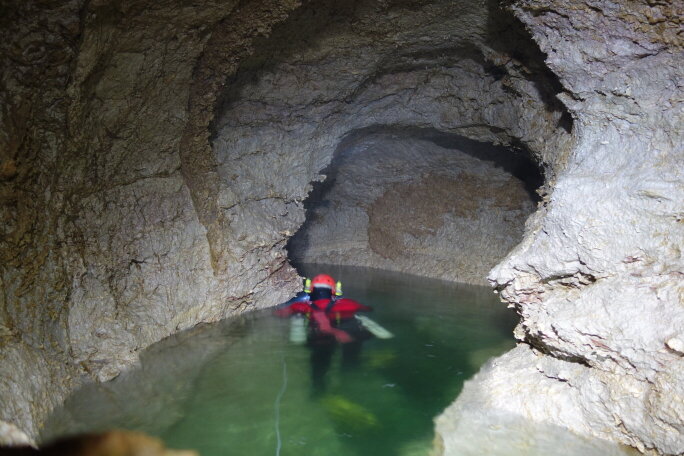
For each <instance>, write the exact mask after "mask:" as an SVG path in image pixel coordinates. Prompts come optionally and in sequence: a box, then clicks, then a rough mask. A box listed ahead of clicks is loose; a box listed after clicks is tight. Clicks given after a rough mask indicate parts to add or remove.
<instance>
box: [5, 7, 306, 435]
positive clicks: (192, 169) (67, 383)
mask: <svg viewBox="0 0 684 456" xmlns="http://www.w3.org/2000/svg"><path fill="white" fill-rule="evenodd" d="M294 7H296V2H294V1H277V2H276V1H273V2H269V1H258V2H256V1H255V2H242V4H241V5H240V8H239V9H237V2H218V1H217V2H211V1H204V2H200V3H197V4H187V5H183V4H179V3H178V2H175V1H162V2H159V1H155V2H142V1H141V2H118V1H112V2H108V1H91V2H88V3H87V4H85V3H84V2H76V1H72V2H61V1H60V2H57V1H55V2H49V1H48V2H40V3H38V2H5V3H3V5H2V14H0V17H1V18H2V19H1V20H2V27H1V28H0V30H1V31H2V32H1V33H2V45H1V46H2V52H1V55H2V76H1V77H2V79H1V80H0V81H1V87H2V90H1V91H0V97H2V98H1V105H2V108H3V110H2V113H1V117H0V125H2V128H1V130H2V136H0V201H1V203H2V205H1V206H0V219H1V220H2V224H1V226H2V228H1V229H2V235H1V236H0V258H1V259H2V261H0V278H1V285H0V337H1V339H0V348H1V350H0V419H2V420H5V421H7V422H9V423H13V424H15V425H17V426H18V427H19V428H20V429H22V430H23V431H24V432H26V434H27V435H28V436H30V437H31V438H34V437H35V436H36V434H37V427H38V425H39V423H40V421H41V420H42V419H43V418H44V417H45V416H46V413H47V412H48V411H49V410H50V409H51V408H52V407H53V406H54V405H55V404H56V403H59V402H60V401H61V400H62V399H63V397H64V395H65V393H66V392H67V391H68V390H69V389H70V388H71V387H73V383H74V382H73V379H74V378H77V376H78V375H80V374H82V373H83V372H86V373H88V374H90V375H92V376H93V377H96V378H98V379H100V380H106V379H109V378H112V377H113V376H115V375H117V374H118V372H119V371H120V370H121V369H122V368H123V367H125V366H127V365H129V364H131V363H133V362H135V360H136V359H137V353H138V352H139V350H140V349H142V348H144V347H145V346H147V345H149V344H150V343H152V342H155V341H157V340H159V339H160V338H162V337H165V336H167V335H168V334H171V333H173V332H174V331H177V330H179V329H182V328H186V327H189V326H192V325H194V324H196V323H198V322H200V321H212V320H217V319H220V318H223V317H225V316H228V315H231V314H234V313H236V312H240V311H243V310H245V309H249V308H254V307H257V306H268V305H272V304H274V303H276V302H279V301H281V300H282V299H283V298H284V297H285V296H287V295H289V294H290V293H291V291H292V290H293V285H294V283H296V281H295V279H296V274H295V273H294V271H293V270H292V269H291V268H289V267H284V265H285V263H286V259H285V257H286V255H285V252H284V251H283V249H282V245H284V241H283V243H282V245H281V246H280V248H278V246H274V248H273V249H272V250H271V251H268V252H264V253H263V254H262V255H261V260H262V262H261V263H260V264H250V263H246V262H244V261H242V260H243V258H244V256H245V255H246V253H245V252H246V251H247V250H249V248H250V247H249V243H242V244H241V245H240V247H239V249H238V250H237V251H236V250H230V251H229V250H228V247H227V245H228V244H229V242H228V240H226V239H222V238H221V236H217V235H216V226H217V225H216V224H217V223H219V224H220V223H221V220H223V219H222V218H221V217H216V215H215V214H213V213H212V212H211V210H210V209H209V210H207V209H206V207H212V205H213V206H215V205H216V200H217V198H218V195H217V194H216V191H217V190H216V189H214V188H209V186H210V185H211V182H212V181H211V173H212V172H213V171H212V169H211V167H212V166H213V165H212V163H211V160H210V158H211V157H209V158H206V151H207V150H209V143H208V131H207V128H206V125H207V122H208V121H209V120H208V118H207V114H206V112H207V106H208V107H209V113H211V112H212V110H211V108H212V101H211V100H212V99H215V98H216V97H217V96H218V94H219V93H220V91H221V83H222V82H223V80H224V79H225V77H227V76H228V75H229V74H230V71H235V69H236V67H237V63H238V62H239V61H240V59H241V58H243V57H244V56H245V55H247V54H248V53H249V52H250V51H251V43H252V40H253V39H254V38H255V37H256V36H258V35H263V34H265V33H268V31H269V30H270V28H271V26H272V25H273V24H274V23H277V22H278V21H280V20H282V19H284V18H285V17H286V13H287V12H288V11H290V10H291V9H293V8H294ZM197 87H202V90H201V91H198V90H197ZM208 117H209V118H210V117H211V116H210V115H209V116H208ZM202 125H204V130H203V131H204V134H203V135H202V132H201V131H199V130H201V128H202ZM184 131H185V134H183V132H184ZM181 140H182V146H181ZM203 154H204V155H203ZM187 157H191V158H190V159H188V158H187ZM214 174H215V173H214ZM198 176H199V177H198ZM217 220H218V222H217ZM227 259H228V260H227ZM224 263H229V264H231V265H232V269H231V270H226V268H225V267H223V266H222V265H223V264H224ZM278 271H280V272H278Z"/></svg>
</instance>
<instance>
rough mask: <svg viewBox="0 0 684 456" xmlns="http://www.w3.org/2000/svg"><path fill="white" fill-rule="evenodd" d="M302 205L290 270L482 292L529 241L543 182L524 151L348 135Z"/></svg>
mask: <svg viewBox="0 0 684 456" xmlns="http://www.w3.org/2000/svg"><path fill="white" fill-rule="evenodd" d="M323 174H324V175H325V176H326V179H325V181H323V182H317V183H315V184H314V185H313V189H312V191H311V193H310V194H309V197H308V198H307V199H306V200H305V202H304V206H305V209H306V221H305V222H304V224H303V225H302V227H301V228H300V230H299V231H297V232H296V233H295V234H294V235H293V236H292V237H291V238H290V240H289V241H288V245H287V250H288V253H289V258H290V262H291V263H292V264H293V265H297V264H299V263H302V262H304V263H322V264H342V265H356V266H366V267H373V268H380V269H384V270H395V271H403V272H409V273H412V274H420V275H422V276H426V277H434V278H440V279H444V280H451V281H456V282H465V283H474V284H484V285H486V281H485V277H486V275H487V272H489V270H490V269H491V268H492V267H494V266H495V265H496V264H497V263H498V262H499V261H500V260H501V259H502V258H503V257H504V256H506V254H507V253H508V252H509V251H510V250H512V248H513V247H514V246H515V245H516V244H517V243H518V242H520V240H521V239H522V233H523V228H524V224H525V220H526V219H527V217H528V216H529V215H530V214H531V213H532V212H533V211H534V209H535V208H536V204H537V202H538V200H539V195H538V194H537V193H536V190H537V189H538V188H539V187H540V185H541V184H542V182H543V178H542V176H541V175H540V173H539V171H538V168H537V166H536V164H535V163H534V162H532V161H531V160H530V159H529V157H528V155H526V154H525V153H524V152H521V151H516V150H514V149H510V148H507V147H503V146H494V145H492V144H487V143H482V142H478V141H473V140H469V139H467V138H464V137H461V136H458V135H449V134H443V133H440V132H437V131H434V130H432V131H431V130H428V131H426V130H424V129H417V130H415V131H411V130H410V129H406V128H404V129H378V128H371V129H365V130H361V131H354V132H351V133H349V134H347V135H346V136H345V137H344V138H343V140H342V141H341V142H340V144H339V145H338V147H337V148H336V150H335V155H334V158H333V160H332V161H331V163H330V165H329V166H328V167H327V168H326V169H324V170H323Z"/></svg>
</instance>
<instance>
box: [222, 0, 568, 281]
mask: <svg viewBox="0 0 684 456" xmlns="http://www.w3.org/2000/svg"><path fill="white" fill-rule="evenodd" d="M489 8H490V5H487V4H480V5H478V6H474V5H472V4H470V3H468V4H460V3H455V2H451V1H434V2H429V3H423V4H420V5H418V4H415V3H412V2H388V3H386V4H384V3H378V4H376V3H373V2H368V3H367V2H348V3H342V4H341V5H340V4H339V2H317V3H312V4H310V5H309V6H308V7H306V6H305V7H302V8H301V9H299V10H298V11H297V12H296V13H295V14H294V15H293V17H291V18H290V19H288V21H286V22H285V23H283V24H282V25H281V26H280V27H278V28H276V29H275V30H274V32H273V34H272V35H270V36H269V37H268V38H267V39H264V40H262V41H261V42H260V43H259V44H258V45H257V47H258V50H257V52H255V54H254V55H253V56H252V57H250V58H249V59H247V60H246V61H245V62H244V63H243V65H241V68H240V70H239V71H238V73H237V74H236V75H235V77H234V78H231V80H230V83H229V85H228V87H227V90H226V92H225V95H224V97H223V99H222V102H221V106H220V110H219V112H218V114H217V118H216V122H215V126H214V131H213V141H212V143H213V146H214V149H215V152H216V157H217V162H218V169H219V173H220V175H221V177H222V179H221V182H222V184H223V186H224V187H223V191H222V196H223V199H222V200H221V205H222V207H223V208H224V210H225V211H226V212H227V213H228V214H229V217H230V218H231V219H240V220H241V226H242V232H241V233H240V234H238V239H240V238H245V239H247V240H249V239H251V238H258V241H259V242H262V243H264V244H266V245H272V244H275V243H277V242H279V241H280V240H281V239H282V236H283V235H284V236H288V237H289V236H291V235H293V234H294V233H295V232H296V230H297V228H299V226H300V225H301V223H302V222H303V219H302V218H301V216H302V207H303V206H302V204H301V203H302V201H304V200H305V199H306V198H307V196H308V195H309V192H310V191H311V189H312V185H311V183H312V182H320V181H322V180H324V179H326V178H327V177H326V173H327V172H328V171H327V170H326V167H327V166H328V165H329V164H330V163H331V161H332V160H333V157H334V156H335V152H336V151H338V150H339V151H340V152H339V153H340V154H343V153H344V152H343V151H342V149H343V144H344V142H345V141H347V140H348V138H349V137H350V136H354V135H362V134H363V132H364V131H372V130H378V129H394V130H406V129H410V128H412V129H421V128H422V129H431V130H436V131H437V132H441V133H444V134H453V135H460V136H463V137H466V138H469V139H471V140H478V141H483V142H489V143H494V144H507V145H516V146H518V147H524V148H526V149H527V150H528V151H530V152H531V154H532V155H533V156H534V157H535V159H536V160H538V161H539V162H540V163H541V167H542V168H544V169H545V170H546V171H547V174H548V176H549V179H550V181H552V179H553V175H554V173H555V172H556V171H555V170H556V169H557V168H558V169H559V168H561V167H562V166H563V163H564V159H565V155H564V154H565V153H566V151H568V150H569V143H570V138H571V136H570V134H569V129H570V127H569V125H568V123H567V119H566V114H567V113H566V111H564V110H563V109H562V107H559V105H558V103H557V101H553V100H554V98H553V90H554V80H553V78H552V76H550V75H548V74H546V73H544V72H541V71H538V70H537V69H536V67H534V65H538V64H539V62H538V61H537V60H536V59H538V58H540V57H539V56H538V55H536V54H534V52H533V49H532V50H530V49H529V48H530V47H534V43H533V42H531V41H529V42H526V41H525V36H524V33H523V32H522V31H520V30H518V29H516V28H514V27H512V26H511V25H510V24H508V23H506V22H505V21H497V20H494V19H492V18H491V11H490V9H489ZM311 24H315V25H314V26H313V27H312V25H311ZM506 41H509V42H519V43H520V52H519V54H518V55H517V56H513V55H512V54H510V53H509V52H508V51H509V49H508V47H507V46H509V45H510V43H506V44H504V42H506ZM526 46H527V47H526ZM527 54H529V55H527ZM519 59H522V60H519ZM531 166H533V167H534V165H531ZM421 169H423V168H421ZM423 171H424V172H428V170H427V168H425V169H423ZM430 172H431V171H430ZM436 172H439V170H437V171H436ZM368 177H369V178H370V177H371V176H368ZM357 180H358V181H361V180H362V179H361V178H360V177H359V178H358V179H357ZM512 188H514V187H512ZM470 191H476V186H473V185H471V186H470ZM483 191H484V188H483ZM373 195H375V193H373V194H369V195H368V198H369V199H368V201H366V202H364V203H363V205H370V204H372V196H373ZM423 195H427V192H424V193H423ZM375 196H377V197H378V198H379V197H380V195H375ZM435 199H436V200H437V199H439V198H435ZM379 204H380V202H379ZM426 204H427V203H426ZM275 212H277V213H278V215H279V216H278V217H277V218H274V217H273V214H274V213H275ZM522 212H526V210H525V209H524V208H523V209H522ZM527 212H528V213H529V210H527ZM311 215H314V214H313V213H312V214H311ZM338 215H339V214H336V215H335V220H333V218H332V217H331V219H330V223H331V224H337V225H342V224H345V223H346V222H347V221H348V218H345V219H342V218H338ZM378 215H379V212H378ZM437 218H438V219H440V218H439V215H437ZM419 224H420V222H415V221H414V222H413V224H412V223H411V221H406V226H407V227H409V225H413V226H416V225H419ZM262 226H273V229H272V230H261V229H259V227H262ZM376 226H377V225H376ZM330 227H331V226H330V225H325V226H320V227H318V228H317V229H316V230H315V231H316V232H318V233H319V234H320V235H311V234H312V233H311V232H309V233H308V235H306V234H305V235H304V236H305V237H307V238H308V240H307V241H306V242H307V243H308V245H309V246H310V247H311V248H313V249H315V248H317V247H316V244H317V243H319V244H320V245H321V246H322V247H318V248H322V249H325V248H326V247H323V244H326V243H327V246H331V249H330V250H329V251H327V252H324V251H317V252H314V251H311V250H309V251H307V252H304V253H303V254H301V255H299V254H297V253H296V252H295V253H293V255H292V256H293V258H295V259H298V260H305V261H322V262H326V261H332V262H334V263H342V264H361V265H367V266H373V267H389V268H391V269H394V270H401V271H405V272H410V273H414V274H421V275H428V276H433V277H440V278H447V279H452V280H453V279H457V280H462V281H467V282H478V283H483V282H484V280H483V278H484V276H485V274H486V271H487V270H488V268H490V267H491V266H493V265H494V264H495V263H496V262H497V261H498V260H500V259H501V258H502V256H503V255H504V254H505V253H506V252H502V251H500V250H498V251H496V253H494V254H492V253H491V251H492V250H495V248H494V247H492V248H488V249H487V253H485V254H484V255H482V256H481V257H478V256H477V255H476V254H475V253H474V252H472V253H471V251H472V250H474V246H473V248H472V249H470V250H469V253H468V254H467V255H459V256H458V258H457V259H455V260H454V259H452V261H448V260H447V259H446V258H443V259H442V261H437V262H435V261H433V260H432V259H431V258H430V254H429V253H427V251H432V252H437V251H439V250H440V246H442V245H444V244H449V243H450V241H458V240H457V239H456V236H446V237H445V236H443V234H444V231H443V232H441V233H440V234H436V235H434V236H431V237H429V239H428V238H426V239H423V241H424V243H426V244H429V246H428V247H426V248H425V250H426V253H425V254H424V255H422V256H421V254H419V253H416V254H415V255H411V254H406V255H391V256H390V257H389V258H383V257H382V256H381V255H376V254H374V253H376V252H370V251H369V248H368V247H367V248H365V249H364V250H365V253H362V252H360V251H359V250H358V247H359V244H358V242H366V243H367V241H364V240H361V241H358V240H356V239H351V240H350V242H349V243H348V244H345V243H344V241H343V239H345V236H346V235H343V236H342V238H339V239H335V241H334V242H338V244H337V246H336V247H332V245H333V244H332V241H331V240H330V239H328V238H327V237H326V236H325V235H324V233H321V231H325V230H326V228H330ZM451 228H454V225H452V226H451ZM360 229H361V230H362V231H363V232H366V233H368V236H373V233H375V234H379V233H378V232H377V230H376V231H373V230H370V231H369V230H368V229H363V227H361V228H360ZM407 229H409V230H410V229H411V228H407ZM416 229H417V230H419V229H420V228H416ZM445 231H446V230H445ZM487 232H488V233H490V232H492V230H488V231H487ZM464 233H465V232H464ZM499 234H500V233H499ZM408 235H410V233H408ZM350 236H353V233H350ZM380 236H384V235H383V234H380ZM500 237H502V236H497V240H498V239H499V238H500ZM518 239H519V238H518ZM329 241H330V242H329ZM471 241H472V243H473V244H475V243H477V242H478V240H477V239H465V238H464V239H461V240H460V241H459V242H460V244H461V245H463V244H464V243H465V244H467V243H468V242H471ZM490 241H491V239H490ZM479 242H480V244H482V243H485V242H487V241H485V240H483V239H479ZM514 242H515V241H513V242H510V241H506V242H505V243H504V246H506V247H511V246H512V244H513V243H514ZM355 243H356V244H355ZM419 243H420V242H418V244H419ZM490 244H491V243H490ZM416 245H417V244H416V243H415V242H414V243H413V244H411V243H409V244H406V245H405V246H403V248H404V249H410V248H411V247H416ZM297 246H301V243H298V242H297V239H295V242H293V243H292V244H291V247H292V248H293V249H294V250H296V249H297ZM355 247H357V249H356V250H355V251H352V250H351V249H353V248H355ZM458 247H459V245H457V244H456V245H452V246H451V247H450V248H449V249H447V250H446V251H445V253H444V255H445V256H446V255H447V253H446V252H453V251H455V250H457V249H458ZM401 248H402V247H401V246H396V247H394V248H393V250H400V249H401ZM304 250H306V249H304ZM385 250H386V249H385ZM291 251H293V250H292V249H291ZM506 251H507V250H506ZM388 253H389V252H388Z"/></svg>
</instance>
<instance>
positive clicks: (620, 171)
mask: <svg viewBox="0 0 684 456" xmlns="http://www.w3.org/2000/svg"><path fill="white" fill-rule="evenodd" d="M512 8H513V11H514V12H515V14H516V15H517V16H518V17H519V18H520V19H521V20H522V21H523V22H525V24H527V26H528V27H529V28H530V29H531V30H532V32H533V34H534V37H535V40H536V41H537V42H538V43H539V45H540V47H541V48H542V50H543V51H545V52H546V53H547V54H548V59H547V63H548V64H549V66H550V67H551V68H552V69H553V70H554V72H556V74H558V75H559V76H560V80H561V82H562V84H563V86H564V88H565V93H564V94H563V97H562V99H563V101H564V103H565V104H566V105H567V106H568V108H569V109H570V110H571V112H572V114H573V117H574V118H575V123H574V130H573V132H574V136H575V138H576V142H575V146H574V148H573V150H572V152H571V154H570V156H569V160H568V165H567V166H566V167H565V169H564V170H563V171H562V172H560V173H559V174H558V176H557V181H556V183H555V185H554V189H553V192H552V193H551V195H550V198H549V201H548V204H546V205H545V207H544V208H542V209H541V210H540V211H539V212H538V213H537V214H536V216H535V217H534V219H533V220H532V221H531V222H530V224H529V226H528V229H527V232H526V236H525V239H524V240H523V242H522V243H521V244H520V245H519V246H518V247H517V248H516V249H515V250H514V251H513V252H511V254H510V255H509V256H508V257H507V258H506V259H505V260H504V261H503V262H502V263H501V264H499V265H498V266H497V267H496V268H494V269H493V270H492V272H491V274H490V275H489V280H490V281H491V283H492V284H493V285H494V286H495V287H496V289H497V290H498V291H499V292H500V293H501V296H502V298H503V299H504V300H505V301H506V302H508V303H509V304H510V305H512V306H515V308H516V309H517V311H518V313H519V314H520V315H521V317H522V320H521V323H520V325H519V326H518V328H517V329H516V336H517V338H518V339H519V340H521V341H522V342H524V344H521V345H520V346H519V347H518V348H516V349H515V350H514V351H512V352H510V353H508V354H506V355H504V356H503V357H501V358H500V359H498V360H496V361H494V362H493V363H492V364H490V365H489V366H488V367H486V368H484V369H483V371H482V372H481V373H480V374H479V375H478V377H477V378H476V380H475V381H473V382H471V383H469V384H468V385H467V386H466V388H465V392H464V394H463V396H462V397H461V398H459V400H458V401H457V402H456V403H455V404H454V405H453V406H452V407H451V408H450V409H449V410H447V412H446V413H445V415H443V416H442V417H441V418H440V420H439V424H438V428H439V433H440V434H441V436H442V437H443V444H444V448H445V449H444V454H460V453H459V450H458V448H459V446H460V445H461V444H460V443H459V440H460V439H461V438H462V436H461V437H459V431H458V429H459V427H460V426H461V425H462V423H465V422H468V421H470V420H471V419H474V417H473V416H472V415H471V414H470V412H469V411H468V410H466V409H464V408H462V407H461V405H460V403H469V404H470V407H469V410H473V407H472V404H473V403H474V402H471V401H475V402H477V403H479V404H482V405H485V406H486V408H489V409H490V410H492V414H493V415H497V416H498V417H499V418H500V417H501V416H502V415H506V414H509V415H513V416H523V417H525V418H527V419H532V420H536V421H542V422H550V423H555V424H558V425H561V426H564V427H567V428H570V429H572V430H574V431H576V432H579V433H581V434H588V435H595V436H598V437H601V438H606V439H613V440H617V441H620V442H623V443H626V444H628V445H631V446H634V447H637V448H639V449H640V450H642V451H649V450H654V451H656V452H658V453H662V454H682V453H683V452H684V427H682V423H684V405H683V404H684V390H682V385H684V377H683V376H682V375H683V373H684V369H683V368H684V364H682V363H683V362H684V360H683V358H682V356H684V352H683V350H684V347H682V345H683V344H682V343H681V341H682V334H683V333H684V307H683V306H682V303H683V302H684V299H683V298H684V288H683V283H684V281H683V280H682V279H683V278H684V275H683V272H684V261H683V259H682V253H681V248H682V239H684V225H683V224H682V214H683V213H684V212H683V211H684V180H683V179H682V169H683V168H682V163H684V148H683V147H682V144H684V142H683V139H684V138H683V132H682V128H681V125H683V123H682V120H684V119H683V118H682V112H684V111H682V98H681V93H682V92H681V88H682V83H683V82H684V79H683V76H684V71H683V70H682V65H681V62H682V57H683V53H682V39H681V24H680V20H681V17H682V16H681V14H682V5H681V3H678V2H672V3H670V2H658V3H649V4H645V3H642V2H630V1H627V2H619V3H617V2H615V3H614V2H604V1H602V2H583V3H573V4H570V5H568V4H567V3H566V2H560V1H558V2H556V1H521V2H516V3H515V4H514V5H513V6H512ZM496 419H498V418H496V417H494V418H493V420H494V421H496ZM483 432H486V430H485V428H483Z"/></svg>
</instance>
